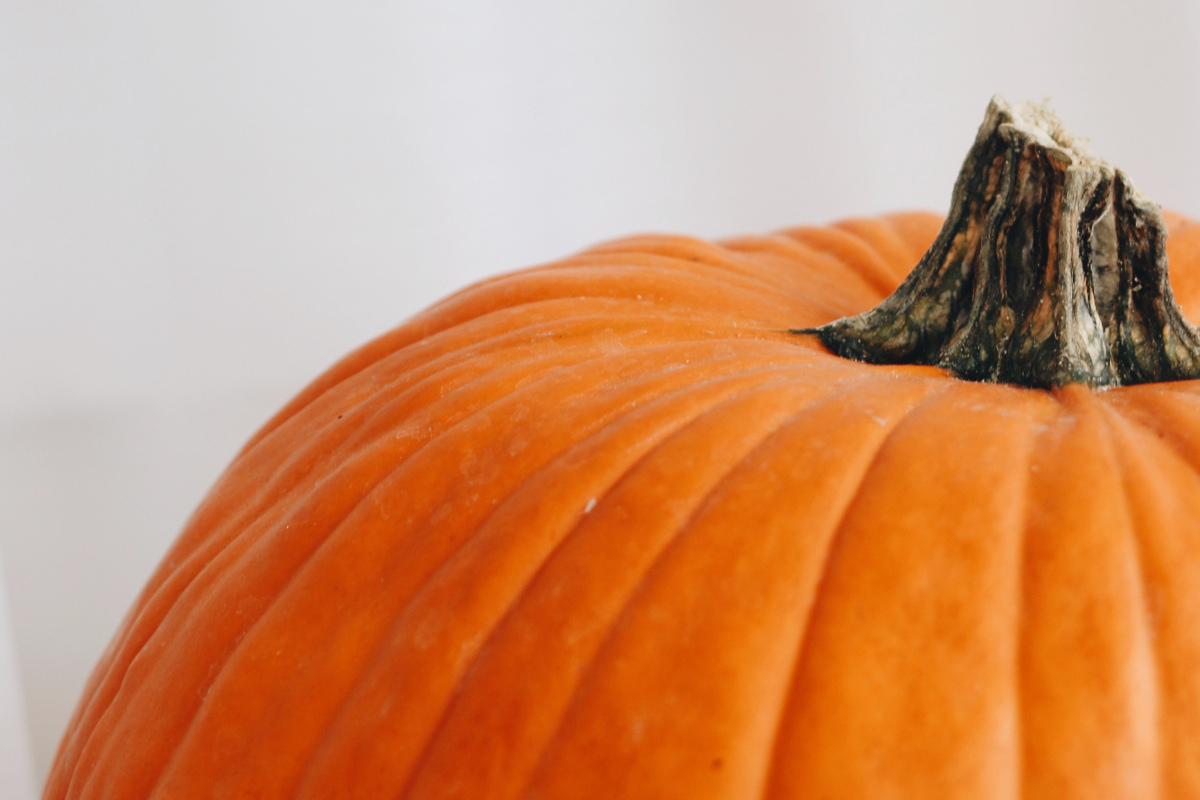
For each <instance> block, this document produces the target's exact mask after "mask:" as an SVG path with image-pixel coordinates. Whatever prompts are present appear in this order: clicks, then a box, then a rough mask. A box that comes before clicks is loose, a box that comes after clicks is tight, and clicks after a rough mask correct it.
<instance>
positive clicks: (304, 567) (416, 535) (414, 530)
mask: <svg viewBox="0 0 1200 800" xmlns="http://www.w3.org/2000/svg"><path fill="white" fill-rule="evenodd" d="M701 363H702V369H701V371H702V372H703V371H704V370H708V371H710V372H711V371H712V370H714V369H719V368H720V364H719V362H711V361H704V360H702V361H701ZM594 372H595V367H589V370H588V373H589V374H588V375H587V376H586V377H588V378H589V379H592V378H593V376H592V375H591V374H590V373H594ZM695 374H696V372H695V370H687V371H686V372H685V373H684V374H680V375H676V376H675V377H674V378H673V381H675V382H676V383H679V382H683V381H690V380H694V378H695ZM581 376H583V371H581ZM661 383H662V381H661V380H660V379H659V377H658V376H654V380H653V381H649V382H647V381H646V380H644V379H641V378H639V379H637V380H626V379H621V380H619V381H617V382H616V383H615V384H614V390H615V389H616V388H617V387H628V386H629V385H631V384H637V385H642V386H643V387H647V386H649V388H650V389H651V390H653V391H658V390H657V389H654V386H657V385H659V384H661ZM651 384H652V385H651ZM537 391H539V388H538V386H536V385H534V386H533V387H532V388H530V389H529V392H533V393H536V392H537ZM624 391H637V392H638V393H639V396H645V392H646V391H647V389H646V388H642V389H636V390H635V389H628V388H627V389H625V390H624ZM527 394H528V392H527ZM639 404H640V403H639ZM581 413H582V412H581ZM594 424H599V422H595V423H594ZM503 438H504V437H501V439H503ZM497 441H500V440H497ZM409 463H411V459H410V462H409ZM389 480H390V479H389ZM375 491H377V490H375ZM489 513H490V512H489ZM344 527H345V524H341V525H339V526H338V530H337V531H335V532H334V533H332V534H330V536H328V537H325V538H324V540H323V542H322V544H320V545H319V546H318V551H314V552H319V550H321V549H324V550H328V548H329V547H330V545H329V542H330V541H331V540H332V539H333V537H334V536H340V535H344V534H342V532H341V529H342V528H344ZM410 528H411V535H410V534H406V537H407V540H411V541H413V542H417V541H419V539H420V531H421V528H420V527H411V526H410ZM393 558H394V557H393ZM411 567H412V565H410V569H411ZM314 569H317V567H316V566H314V565H313V562H312V557H311V556H310V557H309V558H308V559H306V560H305V562H304V563H302V564H299V565H298V570H299V572H298V573H295V574H293V575H292V577H290V578H289V579H288V580H287V582H286V584H285V585H283V586H282V587H281V588H280V589H279V591H278V592H276V593H274V594H273V595H272V596H271V600H270V602H269V604H268V606H267V607H266V608H264V609H263V611H262V612H261V613H260V614H259V615H258V616H257V617H256V618H255V620H254V622H253V623H252V624H251V625H250V627H249V628H248V629H247V633H246V634H245V635H244V636H243V637H242V638H241V640H240V642H239V644H238V646H237V648H235V650H234V651H232V652H230V653H229V654H228V656H227V658H226V659H225V660H224V661H223V662H222V664H223V666H222V667H221V668H220V669H219V670H218V671H217V674H216V676H215V677H213V678H212V679H211V681H210V684H209V685H210V686H212V687H214V691H215V689H216V687H217V686H218V685H219V684H220V682H222V681H224V680H225V678H224V676H225V675H226V674H228V669H229V667H228V665H229V664H230V663H231V661H233V660H236V659H239V658H241V656H240V655H239V651H245V650H246V648H247V647H249V646H250V643H251V642H252V641H254V640H255V637H256V636H258V634H257V633H256V629H258V628H259V627H260V626H261V625H263V624H265V620H266V619H267V618H268V617H269V616H271V615H273V614H274V611H273V609H274V608H275V607H277V606H278V605H279V604H280V603H281V602H283V598H285V597H288V596H290V594H292V593H293V588H292V587H295V586H296V585H297V582H298V581H299V580H300V577H299V576H300V574H302V573H304V572H310V573H311V572H312V570H314ZM417 586H419V584H417ZM212 696H213V694H212V692H210V693H209V695H208V699H206V701H205V704H206V705H207V704H209V702H210V700H211V697H212ZM203 715H204V707H203V706H201V707H200V708H199V709H198V710H197V711H196V712H195V716H194V717H192V721H193V725H191V726H189V727H191V728H194V723H195V721H196V720H198V719H200V718H201V717H202V716H203ZM191 737H192V733H191V732H190V731H188V732H185V733H184V739H183V741H188V740H190V738H191ZM175 756H176V757H180V751H179V750H177V751H176V754H175ZM160 791H161V790H160Z"/></svg>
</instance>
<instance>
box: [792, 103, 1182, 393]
mask: <svg viewBox="0 0 1200 800" xmlns="http://www.w3.org/2000/svg"><path fill="white" fill-rule="evenodd" d="M1166 236H1167V231H1166V225H1165V224H1164V222H1163V218H1162V214H1161V213H1160V212H1159V209H1158V207H1157V206H1156V205H1154V204H1153V203H1151V202H1149V201H1148V200H1146V199H1145V198H1143V197H1142V196H1141V195H1140V194H1138V192H1137V191H1136V190H1135V189H1134V188H1133V187H1132V186H1131V185H1130V183H1129V180H1128V178H1126V177H1125V174H1124V173H1123V172H1121V171H1120V170H1119V169H1115V168H1113V167H1112V166H1111V165H1110V164H1108V163H1106V162H1104V161H1102V160H1100V159H1098V158H1095V157H1094V156H1092V155H1091V154H1090V153H1089V152H1088V151H1087V148H1086V145H1085V143H1084V142H1083V141H1082V140H1080V139H1079V138H1077V137H1075V136H1074V135H1073V134H1071V133H1070V132H1069V131H1067V130H1066V129H1065V128H1064V127H1063V125H1062V123H1061V122H1060V121H1059V119H1058V117H1057V116H1056V115H1055V114H1054V112H1053V111H1051V110H1050V109H1049V108H1048V107H1046V106H1045V105H1044V104H1035V103H1024V104H1021V105H1017V106H1010V105H1009V104H1008V103H1006V102H1005V101H1004V100H1003V99H1001V98H1000V97H998V96H997V97H994V98H993V99H992V102H991V104H990V105H989V106H988V110H987V115H986V117H984V120H983V125H982V126H980V128H979V133H978V135H977V136H976V137H975V144H974V145H973V146H972V147H971V150H970V152H969V153H967V158H966V161H965V162H964V163H963V166H962V171H961V172H960V173H959V176H958V180H957V182H956V183H955V186H954V196H953V197H952V199H951V204H950V213H949V215H948V216H947V218H946V222H945V224H944V225H943V226H942V230H941V232H940V233H939V234H938V236H937V238H936V239H935V240H934V242H933V244H932V245H931V246H930V248H929V250H928V251H927V252H926V253H925V255H924V256H923V257H922V258H921V260H920V262H919V263H918V264H917V266H916V267H915V268H914V269H913V271H912V272H911V273H910V274H909V276H908V277H907V278H906V279H905V280H904V282H903V283H902V284H900V286H899V287H898V288H897V289H896V291H895V292H894V293H892V295H891V296H889V297H888V298H887V299H885V300H884V301H883V302H882V303H880V304H879V305H878V306H876V307H875V308H874V309H872V310H870V311H867V312H865V313H863V314H859V315H857V316H853V317H845V318H843V319H839V320H836V321H834V322H831V323H829V324H828V325H824V326H822V327H819V328H808V329H803V330H798V331H796V332H797V333H815V334H816V335H817V336H818V337H820V340H821V342H822V343H823V344H824V345H825V346H826V347H828V348H829V349H830V350H832V351H833V352H834V353H836V354H838V355H840V356H843V357H846V358H852V359H856V360H859V361H866V362H869V363H873V364H933V365H936V366H939V367H943V368H944V369H947V370H949V371H950V372H952V373H953V374H954V375H956V376H958V377H960V378H964V379H967V380H975V381H996V382H1002V383H1011V384H1016V385H1019V386H1029V387H1038V388H1049V387H1053V386H1062V385H1064V384H1068V383H1083V384H1087V385H1088V386H1092V387H1097V388H1104V387H1111V386H1123V385H1128V384H1134V383H1150V382H1157V381H1171V380H1183V379H1187V378H1196V377H1200V330H1198V329H1197V328H1194V327H1193V326H1192V325H1190V324H1189V323H1188V322H1187V321H1186V320H1185V319H1184V318H1183V314H1182V312H1181V311H1180V310H1179V307H1178V306H1177V305H1176V304H1175V299H1174V296H1173V295H1172V293H1171V286H1170V283H1169V282H1168V280H1167V255H1166V248H1165V240H1166Z"/></svg>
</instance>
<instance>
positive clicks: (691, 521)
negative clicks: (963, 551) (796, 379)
mask: <svg viewBox="0 0 1200 800" xmlns="http://www.w3.org/2000/svg"><path fill="white" fill-rule="evenodd" d="M909 380H911V381H912V382H911V384H910V385H913V386H918V387H921V388H920V389H918V391H923V392H924V393H926V394H928V393H937V392H940V391H943V390H944V389H945V385H942V384H939V382H936V381H925V380H921V379H919V378H918V379H909ZM876 381H877V379H876V378H875V377H874V376H871V375H862V376H861V377H857V376H856V377H855V378H852V379H850V380H847V381H846V382H844V383H842V384H841V385H839V386H834V387H832V391H828V392H825V393H823V394H821V395H819V396H815V397H813V398H811V399H810V400H809V401H808V402H805V403H804V404H803V405H802V406H801V407H799V408H797V409H796V410H795V411H794V412H792V413H790V414H787V415H786V416H784V417H782V418H781V419H780V420H778V421H776V422H775V423H774V424H773V425H772V427H771V429H770V430H769V431H767V432H765V434H764V435H763V436H762V437H760V438H759V439H758V440H757V441H756V442H755V443H754V445H753V446H752V447H750V448H749V449H748V450H747V451H746V452H745V454H744V455H743V457H742V458H741V459H740V460H739V461H738V462H737V463H735V464H733V465H731V468H730V469H729V470H727V471H725V473H724V474H723V475H722V476H721V477H720V478H719V479H717V480H716V481H714V482H713V483H712V485H711V486H710V487H709V489H708V490H707V491H706V492H705V493H704V495H703V497H701V498H700V499H699V501H698V502H697V503H696V504H695V505H694V507H693V508H692V510H691V512H690V513H689V514H688V516H687V518H686V519H685V520H684V521H683V522H682V523H681V524H680V525H678V527H677V528H676V529H675V530H674V531H673V532H672V533H671V534H670V536H669V537H668V539H667V540H666V541H665V542H664V543H663V545H662V546H661V548H660V549H659V552H658V553H657V554H655V556H654V557H653V559H652V560H651V561H650V562H649V563H648V564H647V565H646V566H645V568H644V569H643V570H642V573H641V576H640V577H639V578H638V579H637V582H636V584H635V585H634V586H633V587H632V588H631V590H630V591H629V592H628V595H627V597H626V598H625V600H624V601H623V602H622V605H621V608H620V609H619V610H618V611H617V612H616V613H615V614H614V615H613V616H612V617H611V621H610V622H609V623H608V624H607V625H606V628H605V633H604V634H603V636H602V638H601V641H600V642H599V644H598V645H597V646H596V647H595V649H594V651H593V652H592V654H591V655H590V657H589V658H588V659H587V661H586V662H585V663H584V664H582V665H581V667H580V668H579V670H578V677H577V678H576V680H575V686H574V689H573V690H572V692H571V695H570V697H569V698H568V700H567V703H566V705H565V706H564V707H563V708H562V710H561V711H560V712H559V714H558V722H557V723H556V724H555V729H554V732H553V734H551V735H550V736H548V737H547V739H546V741H547V746H546V747H544V749H543V750H542V752H541V753H540V755H539V756H538V759H537V763H536V765H535V766H534V768H533V769H532V770H531V771H530V773H529V779H528V782H527V783H526V785H525V788H524V789H523V790H522V791H521V792H519V793H517V794H516V795H515V796H519V797H529V796H531V792H532V791H533V789H534V787H535V786H536V785H537V784H538V783H539V782H542V781H543V780H544V775H545V773H546V772H547V770H548V769H549V764H550V763H551V762H550V759H551V758H553V757H554V756H555V755H556V753H557V752H558V751H559V750H560V749H561V748H560V746H561V736H560V733H561V731H562V729H563V726H564V725H566V724H567V722H568V721H569V720H570V718H571V716H572V714H573V713H575V711H576V709H577V708H578V707H579V706H580V704H581V700H582V698H583V697H584V696H585V694H586V692H587V691H588V688H589V687H588V684H589V682H590V681H591V680H592V678H593V677H594V675H595V673H596V670H597V669H598V664H599V662H600V661H602V660H603V659H605V657H606V656H608V655H609V653H610V652H611V650H612V648H613V647H614V641H615V639H616V637H617V635H618V634H619V633H620V632H621V630H622V628H623V626H624V624H625V621H626V620H627V619H628V618H629V617H630V615H631V613H632V611H633V609H634V608H636V607H637V604H638V603H639V601H640V600H641V599H642V597H643V595H644V594H645V592H646V590H647V587H648V585H649V583H650V582H651V581H652V580H653V579H654V577H655V576H656V575H657V573H658V572H659V571H660V568H661V566H662V564H663V563H664V560H665V559H667V558H668V557H670V555H671V554H672V553H673V552H674V550H675V549H676V548H677V547H678V546H679V543H680V542H681V541H682V540H683V539H684V538H685V537H687V536H688V535H689V534H690V533H692V532H693V530H694V529H695V528H696V525H697V521H698V520H699V519H701V518H702V517H703V515H704V514H705V513H706V512H707V511H708V509H709V508H710V507H711V506H712V504H713V503H714V502H715V498H716V497H717V496H718V495H719V493H720V492H721V491H722V490H723V489H724V488H725V487H726V485H727V484H728V482H729V481H730V480H731V476H732V475H733V474H735V473H737V472H738V471H739V470H740V469H741V468H743V467H744V465H745V464H747V463H748V462H751V461H752V460H753V459H754V458H755V455H756V454H757V453H760V452H762V451H763V450H764V449H766V448H768V447H769V446H770V443H771V441H772V439H773V438H774V437H776V436H778V435H779V434H780V431H782V430H784V429H786V428H788V427H790V426H792V425H794V424H796V423H797V421H798V420H800V419H802V418H804V417H807V416H809V415H811V414H814V413H817V411H818V410H819V409H820V408H822V407H825V406H833V405H835V404H837V405H841V404H842V403H844V402H847V401H848V400H849V401H850V402H853V399H854V398H855V397H856V396H858V395H859V394H860V393H861V391H862V389H863V388H864V387H870V386H872V385H877V383H876ZM906 382H908V381H906ZM884 438H886V436H885V437H881V440H882V439H884Z"/></svg>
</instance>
